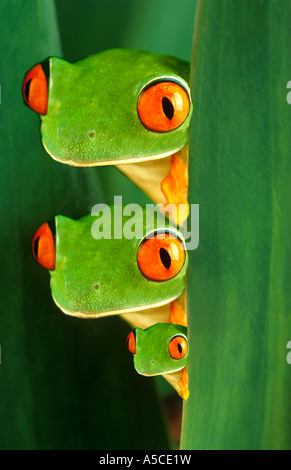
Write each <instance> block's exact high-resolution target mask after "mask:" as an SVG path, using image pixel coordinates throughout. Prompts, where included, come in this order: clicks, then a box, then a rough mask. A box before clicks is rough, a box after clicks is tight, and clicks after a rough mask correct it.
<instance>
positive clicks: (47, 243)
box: [32, 222, 56, 271]
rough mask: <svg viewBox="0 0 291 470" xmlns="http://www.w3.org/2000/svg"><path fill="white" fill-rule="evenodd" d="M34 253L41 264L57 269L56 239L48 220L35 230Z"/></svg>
mask: <svg viewBox="0 0 291 470" xmlns="http://www.w3.org/2000/svg"><path fill="white" fill-rule="evenodd" d="M32 253H33V255H34V257H35V259H36V261H38V263H39V264H41V265H42V266H44V267H45V268H47V269H49V270H50V271H53V270H54V269H55V262H56V252H55V241H54V236H53V233H52V231H51V229H50V226H49V224H48V222H46V223H45V224H43V225H41V226H40V227H39V229H38V230H37V231H36V232H35V234H34V236H33V239H32Z"/></svg>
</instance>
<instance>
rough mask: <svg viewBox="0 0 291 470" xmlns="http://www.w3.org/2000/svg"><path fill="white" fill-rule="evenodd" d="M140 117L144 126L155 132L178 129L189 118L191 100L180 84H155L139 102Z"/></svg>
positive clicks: (166, 82) (147, 89) (169, 82)
mask: <svg viewBox="0 0 291 470" xmlns="http://www.w3.org/2000/svg"><path fill="white" fill-rule="evenodd" d="M137 110H138V115H139V118H140V120H141V122H142V123H143V125H144V126H145V127H146V128H147V129H149V130H151V131H155V132H167V131H171V130H173V129H177V127H179V126H180V125H181V124H183V122H184V121H185V119H186V118H187V116H188V114H189V110H190V98H189V95H188V93H187V91H186V90H185V89H184V88H183V87H182V86H181V85H179V84H178V83H175V82H171V81H164V82H158V83H155V84H153V85H151V86H149V87H148V88H146V89H145V91H144V92H143V93H142V95H141V96H140V98H139V101H138V107H137Z"/></svg>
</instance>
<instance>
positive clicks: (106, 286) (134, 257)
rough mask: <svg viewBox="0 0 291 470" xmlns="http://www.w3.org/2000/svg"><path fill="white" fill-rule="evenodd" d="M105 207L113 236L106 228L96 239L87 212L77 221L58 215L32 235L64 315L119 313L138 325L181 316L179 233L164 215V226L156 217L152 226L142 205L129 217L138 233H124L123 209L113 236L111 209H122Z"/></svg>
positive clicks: (182, 254)
mask: <svg viewBox="0 0 291 470" xmlns="http://www.w3.org/2000/svg"><path fill="white" fill-rule="evenodd" d="M107 207H108V206H107ZM108 209H111V210H110V215H109V216H108V217H111V218H110V219H109V220H108V223H109V229H110V231H111V235H112V237H109V234H108V232H107V238H100V239H96V234H95V233H94V228H95V227H94V224H98V223H99V220H100V219H99V218H98V217H93V216H92V215H91V214H89V215H86V216H84V217H82V218H81V219H78V220H73V219H70V218H68V217H65V216H62V215H58V216H56V217H54V219H52V220H51V221H49V222H45V223H44V224H43V225H41V227H40V228H39V229H38V230H37V231H36V233H35V234H34V237H33V241H32V249H33V254H34V256H35V258H36V260H37V261H38V262H39V263H40V264H41V265H43V266H44V267H46V268H47V269H48V270H49V273H50V277H51V281H50V285H51V293H52V297H53V299H54V301H55V303H56V304H57V305H58V307H59V308H60V309H61V310H62V311H63V312H64V313H66V314H68V315H73V316H76V317H81V318H97V317H102V316H106V315H114V314H115V315H116V314H119V315H121V316H122V317H123V318H124V319H125V320H126V321H128V322H129V323H130V324H131V325H132V326H133V327H141V328H145V327H148V326H150V325H152V324H154V323H156V322H167V321H168V320H169V319H170V321H173V322H177V321H179V320H180V318H181V315H183V314H184V317H185V312H184V310H182V307H180V300H179V299H180V297H181V299H183V295H182V294H183V292H184V290H185V273H186V269H187V262H188V256H187V252H186V250H185V242H184V239H183V237H182V235H181V233H180V232H179V231H177V230H176V229H174V228H172V227H171V225H170V224H169V222H168V221H167V220H165V217H164V218H163V225H161V224H160V223H159V217H158V218H157V219H156V218H155V219H154V220H153V222H152V225H151V223H150V222H149V220H145V219H146V218H145V213H146V207H143V211H141V213H138V214H136V216H135V218H134V226H135V227H140V230H141V232H140V233H139V235H137V234H135V235H133V234H132V231H131V230H129V231H127V232H126V227H127V225H126V224H130V219H128V217H126V216H125V215H124V214H123V217H122V222H121V227H122V229H123V230H121V231H120V232H119V236H118V238H114V236H113V235H114V230H116V228H117V227H116V217H115V215H114V214H116V213H117V212H118V213H119V211H120V210H121V209H120V208H118V206H112V207H111V208H109V207H108ZM115 211H117V212H115ZM107 228H108V227H107ZM115 235H116V234H115ZM181 305H182V304H181ZM180 310H181V312H182V313H181V315H180ZM177 314H178V317H177ZM177 318H178V320H177ZM185 318H186V317H185ZM185 321H186V320H185Z"/></svg>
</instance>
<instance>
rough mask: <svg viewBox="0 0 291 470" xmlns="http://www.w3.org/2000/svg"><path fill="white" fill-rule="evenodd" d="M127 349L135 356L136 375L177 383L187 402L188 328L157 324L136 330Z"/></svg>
mask: <svg viewBox="0 0 291 470" xmlns="http://www.w3.org/2000/svg"><path fill="white" fill-rule="evenodd" d="M126 345H127V348H128V350H129V351H130V352H131V353H132V354H133V363H134V367H135V369H136V371H137V372H138V373H139V374H141V375H145V376H148V377H151V376H155V375H163V376H164V377H166V378H167V380H168V381H169V382H171V381H172V382H173V383H174V384H175V385H174V386H175V388H177V391H178V393H179V395H180V396H181V397H182V398H183V399H184V400H187V399H188V397H189V389H188V373H187V362H188V339H187V328H186V327H185V326H182V325H175V324H173V323H156V324H155V325H153V326H151V327H149V328H146V329H144V330H143V329H140V328H135V329H134V330H133V331H131V332H130V334H129V335H128V337H127V341H126Z"/></svg>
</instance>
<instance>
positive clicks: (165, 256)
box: [160, 248, 171, 269]
mask: <svg viewBox="0 0 291 470" xmlns="http://www.w3.org/2000/svg"><path fill="white" fill-rule="evenodd" d="M160 258H161V262H162V263H163V265H164V266H165V268H166V269H170V267H171V256H170V255H169V253H168V252H167V250H165V248H160Z"/></svg>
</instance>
